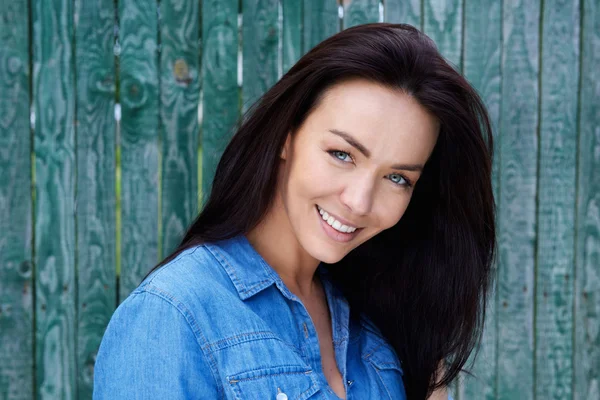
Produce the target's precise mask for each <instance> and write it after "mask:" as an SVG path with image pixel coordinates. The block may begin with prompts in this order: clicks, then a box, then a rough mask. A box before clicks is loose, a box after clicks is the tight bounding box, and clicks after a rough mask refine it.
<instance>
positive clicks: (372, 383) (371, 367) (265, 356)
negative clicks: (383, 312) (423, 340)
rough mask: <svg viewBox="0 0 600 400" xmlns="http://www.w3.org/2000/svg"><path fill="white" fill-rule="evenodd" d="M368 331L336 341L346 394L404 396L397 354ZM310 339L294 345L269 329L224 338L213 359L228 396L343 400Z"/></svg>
mask: <svg viewBox="0 0 600 400" xmlns="http://www.w3.org/2000/svg"><path fill="white" fill-rule="evenodd" d="M369 335H370V333H369V332H365V331H363V332H362V333H361V334H360V335H359V336H358V337H355V338H346V339H344V340H343V341H342V342H338V343H334V344H333V349H334V351H335V352H337V354H336V357H335V358H336V359H337V363H338V366H339V372H340V375H341V376H342V378H343V384H344V386H345V392H346V398H347V399H371V398H373V399H375V398H376V399H394V400H397V399H398V400H402V399H404V398H405V394H404V387H403V384H402V373H401V369H400V366H399V364H398V361H397V358H396V356H395V354H394V353H393V352H392V351H391V349H390V348H388V347H387V346H385V345H382V344H380V343H378V341H377V340H374V339H373V338H370V337H369ZM306 339H307V343H289V342H287V341H285V340H283V339H282V337H280V336H279V335H278V334H277V333H276V332H273V331H267V330H264V331H257V332H244V333H240V334H238V335H235V336H232V337H227V338H222V339H221V340H220V341H219V342H218V343H216V344H215V346H212V348H211V349H210V352H209V353H208V357H209V359H210V363H211V365H212V366H214V371H215V372H216V374H217V375H218V376H217V377H216V378H217V379H219V380H220V383H221V385H222V388H223V398H225V399H237V400H242V399H244V400H246V399H259V398H261V399H263V398H264V399H274V400H286V399H338V396H336V394H335V392H334V391H333V389H332V387H331V385H329V384H328V380H327V378H326V375H325V373H324V371H323V368H322V365H321V362H320V361H321V360H320V359H319V358H318V354H317V355H315V354H313V353H315V352H316V353H318V352H320V349H319V347H318V343H316V344H311V343H309V342H310V341H312V340H315V341H317V342H318V340H316V337H312V336H311V335H310V333H309V334H308V337H307V338H306ZM315 345H316V346H317V347H316V348H312V347H313V346H315ZM207 350H209V349H207ZM316 362H318V363H316ZM277 396H279V397H277Z"/></svg>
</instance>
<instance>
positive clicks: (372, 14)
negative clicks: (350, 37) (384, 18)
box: [344, 0, 379, 29]
mask: <svg viewBox="0 0 600 400" xmlns="http://www.w3.org/2000/svg"><path fill="white" fill-rule="evenodd" d="M377 21H379V0H344V29H346V28H350V27H351V26H355V25H361V24H368V23H370V22H377Z"/></svg>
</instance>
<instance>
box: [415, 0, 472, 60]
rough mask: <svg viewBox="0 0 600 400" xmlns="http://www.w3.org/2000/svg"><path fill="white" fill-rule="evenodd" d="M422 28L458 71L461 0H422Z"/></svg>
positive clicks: (460, 44)
mask: <svg viewBox="0 0 600 400" xmlns="http://www.w3.org/2000/svg"><path fill="white" fill-rule="evenodd" d="M423 1H424V7H423V12H424V15H423V30H424V32H425V34H426V35H427V36H429V37H430V38H431V39H433V41H434V42H435V43H436V44H437V46H438V49H439V51H440V53H442V55H443V56H444V57H445V58H446V59H447V60H448V61H449V62H450V63H452V64H453V65H454V66H455V68H456V69H457V70H458V71H460V70H461V68H462V65H461V53H462V34H463V33H462V14H463V0H423Z"/></svg>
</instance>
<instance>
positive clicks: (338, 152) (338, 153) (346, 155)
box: [329, 150, 352, 162]
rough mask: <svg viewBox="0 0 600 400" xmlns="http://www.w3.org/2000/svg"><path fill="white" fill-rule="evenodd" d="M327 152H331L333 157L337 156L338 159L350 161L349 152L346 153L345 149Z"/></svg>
mask: <svg viewBox="0 0 600 400" xmlns="http://www.w3.org/2000/svg"><path fill="white" fill-rule="evenodd" d="M329 154H331V155H332V156H334V157H335V158H337V159H338V160H340V161H344V162H352V157H351V156H350V154H349V153H346V152H345V151H341V150H332V151H330V152H329Z"/></svg>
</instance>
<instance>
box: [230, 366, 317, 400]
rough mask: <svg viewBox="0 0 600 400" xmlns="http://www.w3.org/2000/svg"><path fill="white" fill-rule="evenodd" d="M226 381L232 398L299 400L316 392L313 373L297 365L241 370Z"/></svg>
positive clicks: (307, 397) (239, 399) (246, 399)
mask: <svg viewBox="0 0 600 400" xmlns="http://www.w3.org/2000/svg"><path fill="white" fill-rule="evenodd" d="M227 381H228V382H229V387H230V389H231V391H232V393H233V395H234V398H235V399H236V400H254V399H273V400H303V399H309V398H311V397H312V396H313V395H314V394H315V393H317V392H318V391H319V386H318V384H317V382H316V379H315V376H314V372H313V371H312V370H311V369H307V368H306V367H305V366H301V365H283V366H277V367H269V368H262V369H255V370H250V371H245V372H242V373H239V374H235V375H230V376H227ZM278 395H279V397H277V396H278Z"/></svg>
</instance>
